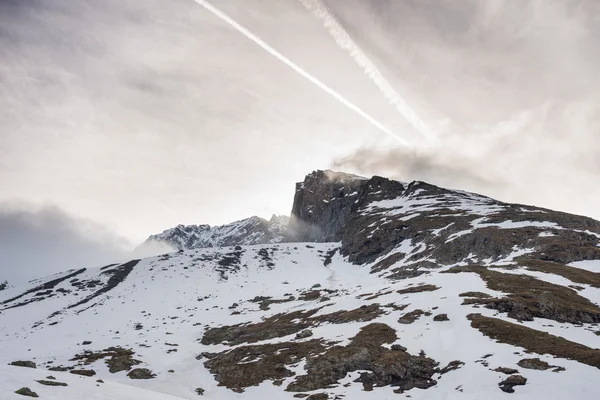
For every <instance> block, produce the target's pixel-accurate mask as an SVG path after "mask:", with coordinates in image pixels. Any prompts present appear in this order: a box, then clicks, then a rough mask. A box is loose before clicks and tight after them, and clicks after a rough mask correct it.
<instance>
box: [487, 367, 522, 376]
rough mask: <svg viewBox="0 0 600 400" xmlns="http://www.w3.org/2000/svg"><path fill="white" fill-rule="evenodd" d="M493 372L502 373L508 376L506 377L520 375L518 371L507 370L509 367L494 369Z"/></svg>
mask: <svg viewBox="0 0 600 400" xmlns="http://www.w3.org/2000/svg"><path fill="white" fill-rule="evenodd" d="M493 371H494V372H500V373H501V374H506V375H512V374H518V373H519V370H518V369H514V368H507V367H498V368H496V369H494V370H493Z"/></svg>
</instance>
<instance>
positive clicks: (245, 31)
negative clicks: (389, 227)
mask: <svg viewBox="0 0 600 400" xmlns="http://www.w3.org/2000/svg"><path fill="white" fill-rule="evenodd" d="M194 1H195V2H196V3H198V4H199V5H201V6H202V7H204V8H205V9H207V10H208V11H210V12H211V13H213V14H214V15H215V16H217V17H219V18H220V19H222V20H223V21H225V22H226V23H228V24H229V25H231V26H232V27H233V28H235V29H236V30H237V31H238V32H240V33H241V34H242V35H244V36H246V37H247V38H248V39H250V40H252V41H253V42H254V43H256V44H257V45H259V46H260V47H262V48H263V49H264V50H266V51H267V52H268V53H269V54H271V55H272V56H274V57H276V58H277V59H279V60H280V61H282V62H283V63H284V64H286V65H287V66H288V67H290V68H292V69H293V70H294V71H296V72H297V73H299V74H300V75H302V76H303V77H305V78H306V79H308V80H309V81H310V82H312V83H314V84H315V85H317V86H318V87H320V88H321V89H323V90H324V91H325V92H327V93H329V94H330V95H331V96H333V97H335V98H336V99H337V100H338V101H339V102H341V103H342V104H343V105H345V106H346V107H348V108H349V109H351V110H352V111H354V112H355V113H357V114H358V115H360V116H361V117H363V118H364V119H366V120H367V121H369V122H370V123H371V124H373V125H374V126H375V127H376V128H378V129H379V130H381V131H382V132H384V133H387V134H388V135H390V136H391V137H393V138H394V139H396V140H397V141H398V142H400V143H401V144H402V145H404V146H407V147H412V145H411V144H410V143H408V142H407V141H406V140H404V139H403V138H401V137H400V136H398V135H396V134H395V133H394V132H392V131H391V130H390V129H388V128H387V127H386V126H385V125H383V124H382V123H380V122H379V121H377V120H376V119H375V118H373V117H371V116H370V115H369V114H367V113H366V112H364V111H363V110H361V109H360V108H359V107H358V106H356V105H355V104H354V103H352V102H350V101H349V100H347V99H346V98H345V97H344V96H342V95H341V94H339V93H338V92H336V91H335V90H333V89H332V88H330V87H329V86H327V85H326V84H324V83H323V82H321V81H320V80H318V79H317V78H315V77H314V76H313V75H311V74H309V73H308V72H306V71H305V70H304V69H302V68H301V67H300V66H298V65H297V64H296V63H294V62H293V61H292V60H290V59H289V58H287V57H286V56H284V55H283V54H281V53H280V52H278V51H277V50H275V49H274V48H273V47H271V46H269V45H268V44H267V43H265V42H264V41H263V40H262V39H260V38H259V37H258V36H256V35H254V34H253V33H252V32H250V31H249V30H248V29H246V28H244V27H243V26H242V25H240V24H238V23H237V22H236V21H234V20H233V19H232V18H231V17H229V16H228V15H227V14H225V13H224V12H222V11H221V10H219V9H218V8H216V7H214V6H213V5H212V4H210V3H208V2H207V1H205V0H194Z"/></svg>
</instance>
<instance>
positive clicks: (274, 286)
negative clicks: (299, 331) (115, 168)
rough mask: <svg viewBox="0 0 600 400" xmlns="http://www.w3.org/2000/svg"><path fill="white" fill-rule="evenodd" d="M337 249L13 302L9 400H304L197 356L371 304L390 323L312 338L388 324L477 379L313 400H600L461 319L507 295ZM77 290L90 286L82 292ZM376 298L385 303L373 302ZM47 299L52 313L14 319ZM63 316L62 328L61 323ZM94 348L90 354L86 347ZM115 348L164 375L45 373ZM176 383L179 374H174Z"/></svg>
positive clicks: (163, 268) (539, 325) (577, 374)
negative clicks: (225, 334)
mask: <svg viewBox="0 0 600 400" xmlns="http://www.w3.org/2000/svg"><path fill="white" fill-rule="evenodd" d="M338 247H339V243H321V244H315V243H310V244H309V243H290V244H271V245H255V246H244V247H243V248H242V250H239V249H238V250H236V249H234V248H233V247H225V248H212V249H194V250H186V251H180V252H177V253H171V254H167V255H163V256H157V257H152V258H147V259H143V260H141V261H140V262H139V263H138V264H137V265H136V266H135V267H134V268H133V270H132V272H131V273H130V274H129V275H128V276H127V277H126V278H125V280H124V281H123V282H121V283H120V284H118V285H117V286H116V287H115V288H113V289H112V290H110V291H108V292H106V293H103V294H101V295H99V296H97V297H95V298H94V299H92V300H91V301H90V302H88V303H85V304H82V305H80V306H76V307H72V308H68V307H69V306H70V305H73V304H76V303H77V302H78V301H80V300H82V299H84V298H85V297H86V296H89V295H91V294H92V293H94V292H96V291H97V290H98V288H99V287H102V285H104V284H105V283H106V282H107V281H108V277H107V274H105V273H104V272H106V271H110V270H111V269H113V268H118V266H111V267H108V268H105V269H99V268H95V269H88V270H86V271H84V272H82V273H80V274H79V275H77V276H75V277H73V278H70V279H66V280H64V281H62V282H60V283H59V284H58V285H56V286H55V287H53V288H52V293H51V294H52V295H53V296H50V295H49V294H43V291H36V292H33V293H29V294H26V295H24V296H22V297H21V298H19V299H18V300H14V301H8V300H10V299H11V298H14V297H15V296H18V295H21V294H22V293H24V292H26V291H27V290H29V289H31V288H34V287H36V286H37V285H39V284H41V283H44V282H48V281H49V280H50V279H56V278H61V277H65V276H67V275H68V273H62V274H57V275H55V276H53V277H49V278H46V279H40V280H37V281H35V282H31V283H29V284H28V285H25V286H21V287H17V288H11V289H7V290H5V291H2V292H0V399H20V398H23V397H22V396H19V395H16V394H14V393H13V392H14V391H15V390H17V389H19V388H21V387H23V386H27V387H29V388H31V389H32V390H34V391H35V392H37V393H38V394H39V395H40V398H41V399H62V400H75V399H100V400H104V399H107V400H108V399H110V400H121V399H123V400H124V399H145V400H147V399H149V400H174V399H198V398H207V399H219V400H229V399H250V400H254V399H257V400H258V399H293V395H294V393H291V392H286V391H284V389H285V387H286V385H287V384H288V383H289V382H291V381H292V380H293V377H292V378H288V379H286V380H285V382H284V384H283V385H282V386H275V385H273V384H272V382H270V381H265V382H263V383H262V384H260V385H258V386H255V387H250V388H247V389H246V390H245V392H243V393H235V392H233V391H231V390H229V389H227V388H225V387H221V386H218V382H217V381H216V380H215V378H214V377H213V375H212V374H211V373H210V372H209V371H208V370H207V369H206V368H205V367H204V365H203V362H204V361H205V360H197V359H196V356H197V355H198V354H200V353H202V352H219V351H222V350H226V349H228V348H229V347H228V346H226V345H223V344H220V345H211V346H205V345H202V344H201V343H200V341H199V339H201V338H202V335H203V332H204V331H205V330H206V329H207V328H209V327H217V326H221V325H233V324H238V323H242V322H259V321H261V320H262V319H263V318H265V317H268V316H271V315H275V314H277V313H283V312H290V311H296V310H300V309H306V310H309V309H316V308H321V310H319V311H318V314H327V313H331V312H334V311H338V310H351V309H355V308H358V307H360V306H363V305H368V304H372V303H379V304H380V305H381V306H383V308H384V310H385V311H386V314H385V315H381V316H379V317H378V318H377V319H375V320H373V321H369V322H352V323H348V324H337V325H336V324H330V323H322V324H320V325H319V326H317V327H315V328H313V329H312V330H313V333H314V335H313V337H315V338H319V337H322V338H325V339H329V340H337V341H340V344H341V345H344V344H347V343H348V342H349V339H350V338H352V337H353V336H354V335H356V333H357V332H358V331H359V330H360V328H361V327H363V326H365V325H367V324H369V323H372V322H382V323H385V324H388V325H389V326H390V327H392V328H393V329H395V330H396V332H397V336H398V340H397V342H396V343H398V344H401V345H402V346H405V347H406V348H407V349H408V352H409V353H410V354H413V355H416V354H418V353H419V352H420V351H424V352H425V353H426V355H427V356H429V357H431V358H433V359H434V360H436V361H438V362H439V363H440V367H443V366H445V365H447V364H448V363H449V362H450V361H453V360H460V361H462V362H464V363H465V365H464V366H463V367H462V368H460V369H458V370H456V371H452V372H449V373H447V374H445V375H443V376H441V377H440V376H439V374H438V375H436V376H434V379H436V380H437V384H436V385H435V386H433V387H431V388H429V389H427V390H421V389H412V390H409V391H407V392H405V393H404V394H402V395H399V394H395V393H393V389H394V388H392V387H381V388H375V389H374V390H373V391H372V392H367V391H363V389H362V385H361V384H359V383H353V382H352V381H353V380H354V379H356V377H357V376H358V372H356V371H355V372H352V373H350V374H348V375H347V376H346V378H345V379H344V380H342V381H340V382H339V384H338V385H335V386H334V387H332V388H329V389H325V390H317V391H315V392H314V393H321V392H326V393H328V394H329V395H330V399H333V398H334V397H335V396H336V395H339V396H342V395H343V396H344V397H343V399H344V400H352V399H357V400H361V399H374V398H376V399H397V398H407V397H409V396H410V398H411V399H506V398H507V396H510V397H511V398H515V399H532V398H540V399H565V398H573V399H597V398H600V386H599V385H596V384H594V382H596V381H597V380H598V378H600V370H599V369H597V368H594V367H591V366H588V365H585V364H581V363H579V362H576V361H571V360H566V359H559V358H553V357H551V356H549V355H536V354H526V353H524V351H523V349H521V348H518V347H513V346H510V345H507V344H500V343H497V342H495V341H494V340H491V339H489V338H488V337H486V336H484V335H483V334H481V333H480V332H479V331H478V330H476V329H473V328H472V327H471V326H470V322H469V320H468V319H467V318H466V316H467V315H468V314H470V313H474V312H477V313H481V314H483V315H486V316H495V317H497V318H500V319H503V320H507V321H509V322H513V323H515V321H514V320H511V319H508V318H507V317H506V315H505V314H499V313H497V312H496V311H495V310H489V309H486V308H479V307H477V306H466V305H462V302H463V300H464V298H463V297H460V296H459V294H460V293H463V292H466V291H479V292H484V293H488V294H490V295H501V293H497V292H494V291H492V290H490V289H488V288H487V287H486V286H485V284H484V282H483V281H482V280H481V279H480V278H479V277H478V276H477V275H476V274H474V273H460V274H441V273H439V272H441V271H442V270H444V269H446V268H448V267H444V268H441V269H439V270H432V272H431V273H429V274H426V275H422V276H419V277H416V278H410V279H405V280H400V281H390V280H387V279H385V278H384V277H381V276H378V275H376V274H371V273H370V268H369V265H366V266H357V265H353V264H350V263H348V262H347V261H346V260H345V259H344V258H343V257H342V256H340V255H339V253H336V255H335V256H334V257H333V258H332V261H331V263H330V264H328V265H327V266H325V265H324V259H325V257H326V254H327V253H328V252H329V251H331V250H333V249H336V248H338ZM236 251H237V252H241V255H240V256H239V260H240V262H239V265H238V267H235V266H233V267H232V266H224V265H222V264H223V263H221V264H220V263H219V262H220V261H222V260H223V259H224V258H225V257H228V256H231V255H232V254H234V253H235V252H236ZM398 251H401V252H404V253H407V254H410V253H411V252H414V251H418V250H417V248H415V247H413V246H412V245H411V244H410V243H408V241H406V242H403V243H402V244H401V245H400V246H399V248H398ZM515 251H520V250H518V249H517V250H515ZM265 254H266V256H265ZM402 262H403V261H400V262H399V263H400V264H401V263H402ZM577 266H578V267H580V268H584V265H583V264H582V263H577ZM585 268H586V269H592V270H598V268H600V265H598V262H595V263H592V262H590V263H587V264H586V265H585ZM512 272H513V273H517V272H518V273H526V274H529V275H532V276H536V277H538V278H540V279H546V280H550V281H551V282H553V283H558V284H564V285H569V284H572V282H570V281H568V280H567V279H564V278H560V277H556V276H554V275H551V276H548V274H541V273H534V272H531V271H527V270H519V271H512ZM74 279H77V280H78V281H74V282H73V280H74ZM82 281H83V282H91V281H98V283H96V285H97V286H95V287H82V288H80V289H78V288H77V287H75V286H73V283H75V284H77V282H82ZM316 284H319V285H321V287H320V289H322V290H337V292H335V293H333V294H331V295H330V300H328V301H325V302H319V301H302V300H294V301H291V302H285V303H280V304H272V305H271V306H270V309H269V310H266V311H263V310H260V309H259V305H258V304H257V303H255V302H250V301H249V300H250V299H253V298H254V297H256V296H270V297H272V298H273V299H283V298H285V297H286V296H285V295H286V294H288V293H291V294H293V295H294V296H295V297H296V299H298V294H299V293H300V292H302V291H305V290H307V289H310V288H311V287H313V285H316ZM421 284H432V285H436V286H438V287H439V289H438V290H435V291H432V292H420V293H413V294H399V293H397V290H399V289H403V288H407V287H411V286H416V285H421ZM92 286H93V285H92ZM40 292H42V294H40ZM36 294H38V295H36ZM368 294H380V296H379V297H377V298H375V299H372V300H366V298H368V297H369V296H368ZM580 294H581V295H583V296H589V298H590V300H591V301H594V302H596V303H597V302H598V301H600V296H598V289H593V288H586V289H585V290H584V291H581V292H580ZM361 295H364V296H361ZM36 299H41V300H39V301H33V302H30V303H28V304H25V305H23V306H21V307H15V308H8V307H10V306H11V305H15V304H17V303H23V302H27V301H32V300H36ZM233 303H238V304H239V307H237V308H236V309H235V310H236V311H239V312H241V314H239V315H233V314H232V311H233V310H232V309H230V308H229V307H230V306H232V304H233ZM390 304H393V305H398V306H399V305H408V307H407V308H406V309H405V310H403V311H399V310H395V309H393V308H392V307H389V305H390ZM415 309H421V310H423V311H428V312H431V313H432V315H430V316H422V317H421V318H420V319H418V320H417V321H415V322H414V323H412V324H409V325H405V324H401V323H399V322H398V318H399V317H400V316H401V315H402V314H404V313H406V312H409V311H412V310H415ZM57 312H60V314H55V313H57ZM439 313H445V314H447V315H448V318H449V319H450V320H449V321H446V322H435V321H433V316H434V315H436V314H439ZM136 324H141V325H142V328H141V329H139V330H138V329H136V328H135V326H136ZM525 325H526V326H528V327H531V328H534V329H538V330H542V331H546V332H549V333H552V334H554V335H558V336H563V337H565V338H567V339H568V340H572V341H578V342H580V343H582V344H585V345H587V346H591V347H598V344H600V339H598V336H596V335H594V333H593V329H592V328H593V327H591V326H589V325H584V326H575V325H571V324H559V323H556V322H554V321H548V320H543V319H536V320H535V321H532V322H527V323H525ZM596 330H597V328H596ZM293 338H294V335H290V336H286V337H279V338H275V339H271V340H267V341H262V342H259V343H257V344H264V343H278V342H287V341H290V340H293ZM84 340H89V341H91V342H92V343H91V344H90V345H87V346H83V345H82V342H83V341H84ZM167 343H169V344H177V345H178V346H176V347H174V346H171V345H169V344H167ZM110 346H122V347H126V348H131V349H133V350H134V351H135V352H136V354H135V356H134V358H137V359H139V360H141V361H142V364H141V365H139V366H138V367H144V368H149V369H150V370H152V371H153V373H155V374H156V378H154V379H149V380H131V379H129V378H128V377H127V376H126V372H125V371H123V372H119V373H116V374H111V373H110V372H109V371H108V368H107V367H106V365H105V364H104V361H103V360H99V361H96V362H94V363H92V364H91V365H88V366H86V367H85V368H91V369H93V370H95V371H96V372H97V375H96V376H94V377H91V378H86V377H80V376H76V375H72V374H69V373H61V372H51V371H47V370H45V369H44V367H50V366H53V365H54V366H57V365H61V366H71V365H75V364H76V363H75V362H73V361H69V360H70V359H71V358H73V356H75V355H76V354H79V353H81V352H83V351H84V350H92V351H96V350H102V349H105V348H107V347H110ZM172 349H177V351H176V352H170V353H167V350H172ZM486 354H492V355H491V356H490V357H488V358H486V359H485V361H486V362H487V363H489V365H488V366H487V367H486V366H484V364H483V363H482V362H483V361H484V359H483V358H482V357H483V356H484V355H486ZM531 357H539V358H541V359H542V360H545V361H547V362H548V363H550V364H552V365H559V366H562V367H565V368H566V371H563V372H559V373H554V372H551V371H550V370H548V371H535V370H528V369H523V368H520V367H518V366H517V365H516V363H517V362H518V361H519V360H520V359H522V358H531ZM15 360H32V361H35V362H36V363H37V365H38V369H35V370H34V369H29V368H21V367H12V366H7V364H8V363H9V362H11V361H15ZM250 361H251V360H249V362H250ZM304 365H305V364H304V361H302V362H300V363H299V364H298V365H297V366H296V367H293V368H290V369H292V370H294V371H295V372H296V373H297V374H302V373H303V368H304ZM500 366H501V367H510V368H516V369H519V371H520V374H521V375H523V376H525V377H526V378H527V379H528V381H527V384H526V385H525V386H518V387H516V388H515V393H513V394H511V395H508V394H506V393H503V392H502V391H500V390H499V388H498V383H499V382H500V381H501V380H503V379H505V378H506V377H507V375H503V374H500V373H497V372H494V371H492V369H494V368H496V367H500ZM169 370H173V371H174V372H172V373H170V372H169ZM47 375H53V376H55V377H56V378H57V381H60V382H66V383H68V384H69V386H68V387H47V386H42V385H40V384H38V383H37V382H35V380H39V379H44V377H45V376H47ZM97 379H102V380H104V382H105V383H104V384H97V383H96V380H97ZM344 383H350V386H349V387H344V385H343V384H344ZM198 387H200V388H203V389H204V390H205V392H204V395H203V396H202V397H199V396H198V394H196V393H195V389H196V388H198ZM311 393H313V392H311ZM309 394H310V393H309Z"/></svg>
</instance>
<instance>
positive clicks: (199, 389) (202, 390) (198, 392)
mask: <svg viewBox="0 0 600 400" xmlns="http://www.w3.org/2000/svg"><path fill="white" fill-rule="evenodd" d="M195 392H196V394H198V395H199V396H202V395H203V394H204V392H205V390H204V389H202V388H196V390H195Z"/></svg>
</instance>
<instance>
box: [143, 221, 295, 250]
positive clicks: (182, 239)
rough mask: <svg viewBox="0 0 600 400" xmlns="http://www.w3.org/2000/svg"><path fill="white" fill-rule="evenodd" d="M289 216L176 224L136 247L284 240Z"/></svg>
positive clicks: (185, 247) (201, 245)
mask: <svg viewBox="0 0 600 400" xmlns="http://www.w3.org/2000/svg"><path fill="white" fill-rule="evenodd" d="M287 224H288V217H286V216H277V215H273V216H272V217H271V219H270V220H266V219H263V218H260V217H256V216H254V217H250V218H246V219H243V220H240V221H235V222H232V223H230V224H226V225H220V226H212V227H211V226H210V225H177V226H176V227H174V228H171V229H167V230H165V231H163V232H162V233H159V234H156V235H151V236H150V237H149V238H148V239H146V241H144V243H142V244H141V245H140V246H138V248H137V249H136V250H135V251H140V250H143V249H144V248H148V247H151V248H153V247H154V246H155V245H156V244H168V245H170V246H172V247H173V248H174V249H176V250H189V249H199V248H204V247H226V246H244V245H253V244H266V243H279V242H281V241H283V237H284V234H285V230H286V228H287Z"/></svg>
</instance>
